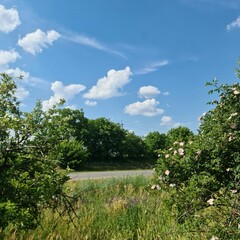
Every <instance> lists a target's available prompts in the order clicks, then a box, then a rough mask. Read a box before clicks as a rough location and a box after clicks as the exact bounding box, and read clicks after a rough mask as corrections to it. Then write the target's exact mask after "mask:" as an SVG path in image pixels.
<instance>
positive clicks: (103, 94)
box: [84, 67, 132, 99]
mask: <svg viewBox="0 0 240 240" xmlns="http://www.w3.org/2000/svg"><path fill="white" fill-rule="evenodd" d="M131 75H132V73H131V70H130V68H129V67H126V68H125V69H123V70H119V71H116V70H114V69H112V70H110V71H108V73H107V76H106V77H103V78H100V79H99V80H98V81H97V84H96V85H95V86H93V87H92V88H91V89H90V90H89V91H88V92H87V93H86V94H84V98H89V99H108V98H111V97H116V96H120V95H122V93H121V90H122V89H123V87H124V86H125V85H126V84H127V83H129V82H130V76H131Z"/></svg>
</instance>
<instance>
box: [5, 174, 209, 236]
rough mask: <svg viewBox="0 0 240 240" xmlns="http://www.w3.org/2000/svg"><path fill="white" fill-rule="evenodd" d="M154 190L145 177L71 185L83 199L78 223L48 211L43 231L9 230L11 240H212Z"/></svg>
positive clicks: (69, 188)
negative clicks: (176, 215) (182, 219)
mask: <svg viewBox="0 0 240 240" xmlns="http://www.w3.org/2000/svg"><path fill="white" fill-rule="evenodd" d="M150 184H151V180H150V179H149V178H146V177H144V176H138V177H128V178H113V179H101V180H85V181H79V182H74V183H73V182H69V183H68V184H67V191H68V193H69V194H73V195H75V193H76V192H77V193H79V192H80V193H81V194H80V195H79V198H78V201H77V202H76V204H75V205H74V209H75V212H76V216H75V218H74V220H73V222H71V221H69V218H67V217H65V218H64V219H63V218H62V219H58V216H59V215H58V214H57V213H56V212H54V213H53V212H49V211H44V218H43V219H42V222H41V225H42V227H38V228H37V229H35V230H34V231H28V232H20V231H17V232H13V231H11V229H8V230H9V231H8V233H7V236H8V238H7V239H12V240H15V239H19V240H25V239H49V240H50V239H88V240H91V239H99V240H101V239H105V240H110V239H119V240H125V239H139V240H146V239H163V240H169V239H179V240H186V239H189V240H190V239H203V240H209V238H206V233H205V232H200V231H189V228H187V227H186V228H183V227H182V226H181V225H180V224H178V223H177V222H176V221H175V220H174V218H173V215H172V211H171V210H169V209H167V208H166V206H165V205H164V204H163V200H164V199H165V198H166V199H167V198H168V194H167V193H166V192H165V193H164V192H160V191H159V190H152V189H151V187H150V186H151V185H150ZM74 225H75V226H77V227H75V226H74ZM204 230H205V231H206V230H207V228H205V229H204Z"/></svg>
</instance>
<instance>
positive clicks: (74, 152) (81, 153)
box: [52, 139, 88, 170]
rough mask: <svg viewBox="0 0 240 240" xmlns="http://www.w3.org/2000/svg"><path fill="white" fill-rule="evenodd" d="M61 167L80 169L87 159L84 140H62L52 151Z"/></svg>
mask: <svg viewBox="0 0 240 240" xmlns="http://www.w3.org/2000/svg"><path fill="white" fill-rule="evenodd" d="M52 154H53V156H54V158H55V159H57V160H58V161H59V165H60V167H62V168H64V169H66V168H68V167H69V168H71V169H75V170H79V169H80V168H81V166H82V164H83V163H84V162H86V160H87V156H88V153H87V149H86V147H85V146H84V144H83V142H80V141H77V140H74V139H70V140H64V141H61V142H60V143H59V144H57V145H56V147H55V149H54V150H53V152H52Z"/></svg>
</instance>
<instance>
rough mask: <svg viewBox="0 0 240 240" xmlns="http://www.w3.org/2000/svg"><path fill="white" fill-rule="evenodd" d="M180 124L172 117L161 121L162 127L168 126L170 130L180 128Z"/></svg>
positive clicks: (165, 117) (163, 118)
mask: <svg viewBox="0 0 240 240" xmlns="http://www.w3.org/2000/svg"><path fill="white" fill-rule="evenodd" d="M180 125H181V124H180V123H179V122H174V121H173V120H172V118H171V117H170V116H163V117H162V118H161V121H160V126H167V127H169V128H176V127H179V126H180Z"/></svg>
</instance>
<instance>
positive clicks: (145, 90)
mask: <svg viewBox="0 0 240 240" xmlns="http://www.w3.org/2000/svg"><path fill="white" fill-rule="evenodd" d="M160 93H161V92H160V91H159V90H158V88H156V87H154V86H150V85H149V86H143V87H141V88H140V89H139V91H138V96H139V97H140V98H154V97H156V96H157V95H158V94H160Z"/></svg>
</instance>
